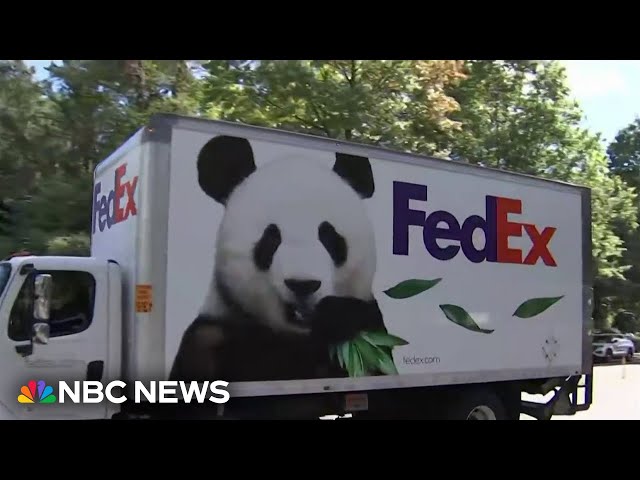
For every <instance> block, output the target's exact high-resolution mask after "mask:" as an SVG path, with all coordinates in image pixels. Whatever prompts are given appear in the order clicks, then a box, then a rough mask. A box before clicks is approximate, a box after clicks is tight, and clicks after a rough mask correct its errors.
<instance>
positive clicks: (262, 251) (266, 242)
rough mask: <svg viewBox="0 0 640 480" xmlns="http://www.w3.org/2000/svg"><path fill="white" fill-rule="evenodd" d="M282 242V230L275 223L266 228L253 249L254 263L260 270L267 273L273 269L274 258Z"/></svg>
mask: <svg viewBox="0 0 640 480" xmlns="http://www.w3.org/2000/svg"><path fill="white" fill-rule="evenodd" d="M281 242H282V237H281V235H280V229H279V228H278V226H277V225H274V224H273V223H272V224H270V225H269V226H268V227H267V228H265V230H264V232H263V233H262V237H260V240H258V243H256V245H255V247H254V248H253V261H254V262H255V264H256V267H257V268H258V269H259V270H262V271H266V270H269V267H271V262H272V261H273V256H274V255H275V254H276V250H278V247H279V246H280V243H281Z"/></svg>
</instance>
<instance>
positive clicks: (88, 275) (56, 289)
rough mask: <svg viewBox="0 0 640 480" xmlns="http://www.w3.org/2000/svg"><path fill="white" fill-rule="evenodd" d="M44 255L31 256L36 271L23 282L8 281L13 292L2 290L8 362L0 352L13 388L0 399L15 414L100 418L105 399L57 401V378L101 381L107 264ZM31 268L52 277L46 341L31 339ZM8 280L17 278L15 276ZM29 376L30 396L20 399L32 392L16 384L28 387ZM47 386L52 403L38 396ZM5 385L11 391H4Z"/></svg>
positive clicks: (104, 359)
mask: <svg viewBox="0 0 640 480" xmlns="http://www.w3.org/2000/svg"><path fill="white" fill-rule="evenodd" d="M47 260H48V259H35V260H34V261H33V263H34V264H35V267H36V268H37V270H35V269H34V270H33V271H31V272H27V273H26V274H24V275H23V278H24V281H23V282H21V283H20V284H19V285H17V284H16V285H14V288H13V290H14V292H13V295H10V294H9V293H7V298H5V300H4V302H3V309H2V312H3V313H2V315H3V316H5V315H6V316H8V318H7V319H6V323H5V321H0V324H2V325H7V329H6V330H5V332H6V333H5V335H6V336H4V338H3V344H4V345H2V347H1V349H2V351H3V352H8V353H9V354H10V356H11V361H6V362H5V359H6V360H9V359H8V358H6V357H7V353H4V354H3V355H2V356H3V359H2V362H3V367H2V368H3V370H5V372H6V373H7V374H8V375H7V377H10V378H11V380H10V384H11V385H14V384H15V390H14V389H7V393H6V394H4V395H3V397H5V398H2V403H4V405H5V407H7V408H8V409H9V410H11V411H12V412H14V414H15V415H16V417H18V418H26V419H30V418H33V419H46V418H51V419H58V418H61V419H62V418H69V419H70V418H83V419H84V418H104V417H105V416H106V413H107V407H108V405H107V404H106V403H105V402H102V403H88V404H76V403H69V400H68V399H67V398H65V403H64V404H62V403H59V400H60V392H59V391H58V382H59V381H60V380H65V381H67V383H68V384H69V385H70V386H73V384H74V383H73V382H74V381H83V380H98V381H100V380H102V377H103V373H104V371H105V369H106V368H107V361H108V358H107V353H108V337H107V334H108V314H107V313H108V301H109V300H108V270H107V267H106V265H103V264H101V263H98V262H95V261H93V262H91V261H87V260H88V259H84V262H82V261H81V260H82V259H76V260H80V261H77V262H73V261H68V262H67V261H65V262H64V266H61V265H60V260H59V259H58V260H57V264H55V265H51V261H50V260H49V261H47ZM74 263H75V265H74ZM47 264H49V265H47ZM37 273H47V274H50V275H51V277H52V280H53V281H52V287H51V289H52V296H51V304H50V306H51V312H50V317H49V325H50V333H49V340H48V343H46V344H40V343H35V342H33V341H32V339H31V336H32V335H31V333H32V330H31V328H32V324H33V304H34V302H33V299H34V280H35V276H36V274H37ZM14 278H16V277H14ZM14 282H17V283H19V279H16V280H15V281H14ZM12 283H13V282H12ZM11 298H13V299H14V300H13V301H11ZM1 320H5V319H1ZM3 333H4V332H3ZM7 347H8V348H7ZM6 369H9V371H8V370H6ZM30 381H31V382H32V384H31V385H32V386H34V385H35V390H36V392H35V397H36V398H33V399H32V400H33V403H20V402H19V401H18V396H19V395H20V394H21V393H22V394H23V395H25V396H27V397H29V396H33V395H30V394H29V392H25V391H24V390H25V388H22V386H25V387H26V390H29V382H30ZM34 382H35V383H34ZM42 382H44V383H42ZM47 386H50V387H52V390H51V394H52V395H54V396H55V397H56V402H54V403H46V399H45V398H39V397H41V395H42V393H43V392H45V393H46V391H48V390H49V389H48V388H47ZM45 389H46V390H45ZM9 390H12V391H11V392H10V393H9ZM21 390H22V392H21Z"/></svg>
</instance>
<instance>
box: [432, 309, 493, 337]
mask: <svg viewBox="0 0 640 480" xmlns="http://www.w3.org/2000/svg"><path fill="white" fill-rule="evenodd" d="M440 309H441V310H442V311H443V312H444V314H445V315H446V317H447V318H448V319H449V320H451V321H452V322H453V323H456V324H458V325H460V326H461V327H464V328H466V329H467V330H471V331H474V332H480V333H492V332H493V330H488V329H484V328H480V327H479V326H478V324H477V323H476V322H475V321H474V320H473V318H471V315H469V313H468V312H467V311H466V310H465V309H464V308H462V307H459V306H457V305H448V304H445V305H440Z"/></svg>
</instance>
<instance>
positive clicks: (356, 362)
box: [347, 342, 364, 377]
mask: <svg viewBox="0 0 640 480" xmlns="http://www.w3.org/2000/svg"><path fill="white" fill-rule="evenodd" d="M347 345H349V364H350V367H351V368H350V372H349V375H350V376H351V377H361V376H362V375H363V374H364V368H363V365H362V357H361V356H360V352H358V347H357V346H356V345H355V344H353V343H352V342H348V343H347Z"/></svg>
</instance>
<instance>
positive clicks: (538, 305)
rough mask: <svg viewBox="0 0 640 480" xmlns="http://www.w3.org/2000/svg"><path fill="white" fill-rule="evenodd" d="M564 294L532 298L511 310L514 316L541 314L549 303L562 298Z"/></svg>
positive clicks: (551, 303)
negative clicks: (513, 310)
mask: <svg viewBox="0 0 640 480" xmlns="http://www.w3.org/2000/svg"><path fill="white" fill-rule="evenodd" d="M563 297H564V295H561V296H559V297H540V298H532V299H530V300H527V301H526V302H523V303H521V304H520V306H519V307H518V308H517V309H516V311H515V312H513V316H514V317H520V318H531V317H535V316H536V315H539V314H541V313H542V312H544V311H545V310H546V309H547V308H549V307H550V306H551V305H553V304H554V303H556V302H557V301H559V300H560V299H561V298H563Z"/></svg>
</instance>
